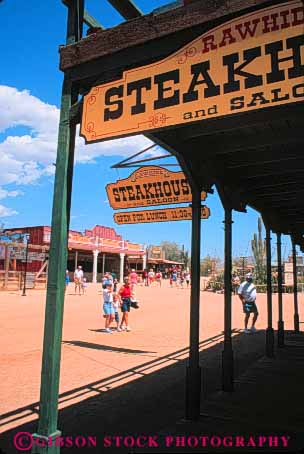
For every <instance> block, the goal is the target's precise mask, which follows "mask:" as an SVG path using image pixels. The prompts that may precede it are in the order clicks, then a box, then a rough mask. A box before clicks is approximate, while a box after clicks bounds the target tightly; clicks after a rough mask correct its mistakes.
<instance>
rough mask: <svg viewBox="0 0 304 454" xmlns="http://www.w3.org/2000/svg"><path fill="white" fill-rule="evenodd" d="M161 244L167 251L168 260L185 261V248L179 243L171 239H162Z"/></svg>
mask: <svg viewBox="0 0 304 454" xmlns="http://www.w3.org/2000/svg"><path fill="white" fill-rule="evenodd" d="M160 246H161V247H162V248H163V250H164V251H165V257H166V260H172V261H174V262H183V249H182V248H181V247H180V246H179V245H178V244H177V243H173V242H171V241H162V242H161V243H160Z"/></svg>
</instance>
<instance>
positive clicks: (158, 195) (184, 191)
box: [106, 166, 207, 210]
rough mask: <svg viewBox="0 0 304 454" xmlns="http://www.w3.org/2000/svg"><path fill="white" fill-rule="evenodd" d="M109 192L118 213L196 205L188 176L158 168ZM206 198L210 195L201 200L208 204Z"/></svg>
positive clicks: (140, 173)
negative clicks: (131, 210)
mask: <svg viewBox="0 0 304 454" xmlns="http://www.w3.org/2000/svg"><path fill="white" fill-rule="evenodd" d="M106 191H107V195H108V199H109V203H110V205H111V207H112V208H114V210H119V209H124V208H137V207H152V206H156V205H172V204H177V203H188V202H191V201H192V194H191V188H190V185H189V183H188V181H187V179H186V177H185V174H184V173H183V172H171V171H170V170H167V169H164V168H163V167H158V166H146V167H141V168H140V169H138V170H135V172H133V173H132V174H131V175H130V176H129V177H128V178H125V179H124V180H118V181H116V183H110V184H108V185H107V186H106ZM206 196H207V194H206V192H202V195H201V199H202V200H205V199H206Z"/></svg>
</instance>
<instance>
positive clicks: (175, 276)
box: [172, 270, 177, 287]
mask: <svg viewBox="0 0 304 454" xmlns="http://www.w3.org/2000/svg"><path fill="white" fill-rule="evenodd" d="M172 285H175V287H177V271H176V270H173V271H172Z"/></svg>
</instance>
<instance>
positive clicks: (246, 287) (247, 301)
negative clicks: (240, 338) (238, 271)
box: [238, 273, 259, 334]
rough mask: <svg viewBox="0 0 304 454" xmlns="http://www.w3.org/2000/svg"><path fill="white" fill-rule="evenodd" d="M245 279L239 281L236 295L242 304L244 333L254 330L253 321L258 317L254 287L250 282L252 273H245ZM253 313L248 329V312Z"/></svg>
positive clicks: (250, 332)
mask: <svg viewBox="0 0 304 454" xmlns="http://www.w3.org/2000/svg"><path fill="white" fill-rule="evenodd" d="M245 277H246V280H245V281H244V282H242V283H241V285H240V287H239V289H238V295H239V298H240V300H241V301H242V304H243V312H244V314H245V320H244V324H245V333H246V334H252V333H254V332H255V331H256V328H255V323H256V321H257V318H258V315H259V313H258V308H257V305H256V287H255V285H254V284H253V282H252V279H253V276H252V273H247V274H246V276H245ZM251 313H252V314H253V319H252V326H251V328H250V329H248V321H249V317H250V314H251Z"/></svg>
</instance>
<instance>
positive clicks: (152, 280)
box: [148, 268, 155, 285]
mask: <svg viewBox="0 0 304 454" xmlns="http://www.w3.org/2000/svg"><path fill="white" fill-rule="evenodd" d="M154 278H155V273H154V271H153V268H151V269H150V271H149V273H148V281H149V285H152V284H153V282H154Z"/></svg>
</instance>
